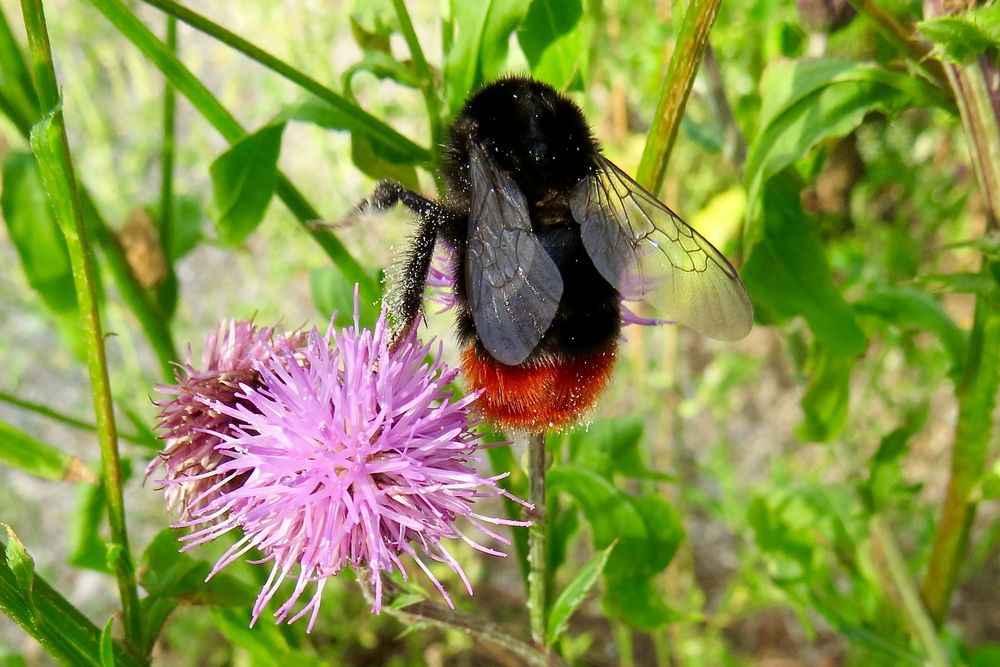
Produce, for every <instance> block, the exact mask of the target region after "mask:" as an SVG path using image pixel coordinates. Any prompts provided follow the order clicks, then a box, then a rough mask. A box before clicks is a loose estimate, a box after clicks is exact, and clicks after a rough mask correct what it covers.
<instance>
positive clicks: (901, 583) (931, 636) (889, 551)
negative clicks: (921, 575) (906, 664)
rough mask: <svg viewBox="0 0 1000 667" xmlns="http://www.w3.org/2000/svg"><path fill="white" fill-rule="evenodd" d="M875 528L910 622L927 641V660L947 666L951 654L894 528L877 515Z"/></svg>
mask: <svg viewBox="0 0 1000 667" xmlns="http://www.w3.org/2000/svg"><path fill="white" fill-rule="evenodd" d="M871 531H872V536H873V537H874V538H875V541H876V542H877V543H878V545H879V547H881V549H882V553H883V555H884V556H885V563H886V568H887V569H888V571H889V576H890V577H891V578H892V582H893V584H894V585H895V587H896V590H897V591H898V592H899V596H900V598H901V599H902V601H903V607H904V608H905V609H906V614H907V616H909V617H910V623H911V624H912V626H913V628H914V630H915V631H916V635H917V637H919V638H920V643H922V644H923V645H924V650H926V651H927V663H928V664H929V665H931V666H932V667H947V665H948V657H947V654H946V653H945V650H944V647H943V646H942V645H941V638H940V637H938V634H937V630H935V629H934V623H933V622H931V619H930V616H928V615H927V609H926V608H925V607H924V604H923V602H922V601H921V599H920V594H919V593H918V592H917V587H916V585H915V584H914V583H913V579H912V578H911V577H910V572H909V570H908V569H907V567H906V561H905V560H903V555H902V553H900V550H899V544H897V542H896V537H895V535H893V533H892V529H891V528H890V527H889V525H888V524H887V523H886V522H885V519H883V518H882V517H881V516H875V517H873V518H872V520H871Z"/></svg>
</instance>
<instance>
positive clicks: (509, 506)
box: [486, 433, 528, 584]
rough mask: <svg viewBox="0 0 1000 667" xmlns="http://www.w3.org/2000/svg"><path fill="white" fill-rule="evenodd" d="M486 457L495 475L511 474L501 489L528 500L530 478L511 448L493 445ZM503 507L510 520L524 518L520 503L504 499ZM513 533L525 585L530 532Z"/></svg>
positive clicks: (492, 439)
mask: <svg viewBox="0 0 1000 667" xmlns="http://www.w3.org/2000/svg"><path fill="white" fill-rule="evenodd" d="M486 440H487V442H498V441H500V442H502V441H503V440H504V438H503V436H502V435H498V434H497V433H492V434H489V435H488V436H487V437H486ZM486 455H487V456H488V457H489V459H490V469H491V470H493V474H494V475H503V474H506V473H510V474H509V475H507V476H506V477H504V478H503V479H500V480H498V481H497V484H498V485H499V486H500V488H502V489H503V490H504V491H506V492H507V493H509V494H511V495H513V496H516V497H518V498H527V497H528V477H527V475H525V474H524V470H523V469H522V468H521V466H519V465H518V464H517V461H516V460H515V459H514V453H513V451H512V449H511V446H510V445H509V444H505V445H492V446H490V447H487V448H486ZM503 506H504V512H505V514H506V515H507V518H508V519H513V520H520V519H523V518H524V517H523V513H524V507H523V506H522V505H521V504H520V503H516V502H514V501H513V500H511V499H510V498H507V497H504V498H503ZM511 533H512V535H511V537H512V541H513V542H514V553H515V556H516V558H517V563H518V565H519V566H520V570H521V577H522V579H524V582H525V584H527V581H528V531H526V530H514V531H511Z"/></svg>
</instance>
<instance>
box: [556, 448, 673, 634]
mask: <svg viewBox="0 0 1000 667" xmlns="http://www.w3.org/2000/svg"><path fill="white" fill-rule="evenodd" d="M547 483H548V485H549V489H550V490H551V491H552V492H553V493H556V492H562V493H566V494H568V495H569V496H571V497H572V498H573V500H574V502H575V503H576V505H577V507H578V508H580V510H581V511H582V512H583V515H584V516H585V517H586V519H587V522H588V523H589V524H590V530H591V535H592V537H593V543H594V547H595V548H596V549H605V548H607V547H608V546H610V545H611V543H612V542H614V541H616V540H617V541H618V547H617V548H616V549H615V550H614V551H613V552H612V554H611V556H610V557H609V559H608V562H607V564H606V566H605V568H604V579H605V587H604V588H605V594H604V599H603V604H604V608H605V611H606V612H607V613H608V614H609V615H611V616H612V617H614V618H620V619H622V620H624V621H626V622H627V623H629V624H630V625H632V626H634V627H636V628H639V629H644V630H650V629H654V628H657V627H660V626H662V625H663V624H665V623H667V622H669V621H670V620H671V619H672V618H674V614H673V612H672V611H671V610H670V609H669V608H668V607H667V606H666V604H664V603H663V602H662V600H659V602H657V599H656V598H657V596H656V594H655V593H652V592H651V591H653V590H654V589H655V584H654V583H653V582H652V579H653V577H654V576H655V575H657V574H659V573H660V572H662V571H663V570H664V569H665V568H666V567H667V565H669V564H670V561H671V560H672V559H673V557H674V554H675V553H676V551H677V547H678V546H679V545H680V541H681V540H682V539H683V536H684V529H683V527H682V525H681V521H680V517H679V516H678V515H677V512H676V511H675V510H674V509H673V507H671V506H670V504H669V503H667V502H666V501H665V500H664V499H663V498H661V497H659V496H658V495H655V494H651V495H647V496H643V497H641V498H633V497H631V496H628V495H626V494H624V493H622V492H620V491H619V490H618V489H616V488H615V487H614V486H613V485H612V484H611V483H610V482H609V481H608V480H606V479H604V478H603V477H601V476H600V475H599V474H597V473H595V472H593V471H590V470H587V469H586V468H581V467H579V466H574V465H562V466H557V467H554V468H552V469H551V470H550V471H549V472H548V475H547Z"/></svg>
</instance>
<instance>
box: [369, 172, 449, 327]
mask: <svg viewBox="0 0 1000 667" xmlns="http://www.w3.org/2000/svg"><path fill="white" fill-rule="evenodd" d="M396 204H402V205H403V206H405V207H406V208H408V209H410V210H411V211H412V212H413V213H414V214H415V215H416V217H417V221H418V227H417V230H416V233H415V234H414V235H413V236H412V237H411V238H410V242H409V244H408V247H407V250H406V256H405V258H404V259H403V260H402V261H400V262H399V263H398V264H397V269H396V271H397V274H396V276H395V280H394V283H395V284H394V285H393V286H392V289H391V291H390V292H389V296H388V298H387V305H388V307H389V311H390V313H391V315H392V319H393V327H392V330H393V344H394V345H395V344H398V343H400V342H402V340H403V339H405V337H406V335H407V334H408V333H409V332H410V330H411V329H412V328H413V327H414V326H415V325H416V324H417V322H418V321H419V319H420V316H421V315H422V312H423V301H424V286H425V284H426V282H427V272H428V270H429V269H430V266H431V260H432V259H433V258H434V245H435V243H436V242H437V238H438V233H439V231H440V230H441V229H442V227H444V226H445V225H447V224H449V223H452V222H453V221H454V220H455V219H456V217H457V216H456V215H455V213H454V212H452V211H450V210H449V209H448V208H446V207H445V206H442V205H441V204H439V203H438V202H436V201H433V200H431V199H427V198H426V197H422V196H420V195H419V194H417V193H416V192H413V191H412V190H407V189H406V188H404V187H403V186H402V185H400V184H399V183H397V182H395V181H380V182H379V184H378V185H376V186H375V190H374V192H372V194H371V195H370V196H369V197H368V198H367V199H365V200H364V201H362V202H361V203H360V204H358V206H357V207H356V208H355V213H354V214H355V215H358V214H364V213H367V212H369V211H386V210H388V209H390V208H392V207H393V206H395V205H396Z"/></svg>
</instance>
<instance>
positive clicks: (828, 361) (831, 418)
mask: <svg viewBox="0 0 1000 667" xmlns="http://www.w3.org/2000/svg"><path fill="white" fill-rule="evenodd" d="M854 362H855V357H853V356H848V355H842V354H836V353H834V352H831V351H830V350H829V349H827V348H826V347H825V346H823V345H818V344H817V345H815V346H813V349H812V352H811V354H810V355H809V362H808V367H807V372H808V374H809V387H808V389H806V394H805V396H803V397H802V412H803V413H804V419H803V420H802V423H801V424H799V425H798V427H797V428H796V429H795V435H796V437H797V438H798V439H799V440H802V441H803V442H827V441H830V440H832V439H834V438H836V437H837V436H839V435H840V434H841V432H842V431H843V430H844V426H845V425H846V423H847V407H848V400H849V398H850V381H851V371H853V370H854Z"/></svg>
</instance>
